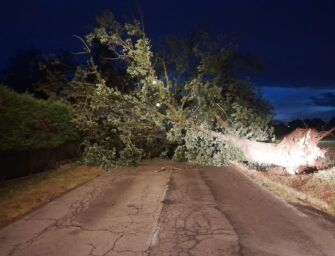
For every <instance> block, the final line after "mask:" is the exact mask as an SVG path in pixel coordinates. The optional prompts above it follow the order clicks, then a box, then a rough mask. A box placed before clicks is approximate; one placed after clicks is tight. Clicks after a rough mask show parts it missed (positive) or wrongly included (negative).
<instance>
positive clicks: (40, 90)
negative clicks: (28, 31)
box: [0, 48, 76, 98]
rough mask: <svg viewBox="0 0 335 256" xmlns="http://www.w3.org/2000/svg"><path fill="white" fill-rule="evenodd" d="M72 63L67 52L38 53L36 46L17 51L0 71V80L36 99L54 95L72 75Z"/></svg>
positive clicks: (59, 92)
mask: <svg viewBox="0 0 335 256" xmlns="http://www.w3.org/2000/svg"><path fill="white" fill-rule="evenodd" d="M75 66H76V65H75V62H74V60H73V58H72V55H71V54H70V53H68V52H63V53H62V54H59V55H55V54H49V55H42V54H41V53H39V52H38V51H37V50H36V49H34V48H31V49H25V50H20V51H19V52H18V53H17V54H16V55H14V56H13V57H12V58H10V59H9V62H8V64H7V67H6V68H5V69H4V70H2V71H1V73H0V82H1V83H2V84H5V85H6V86H8V87H10V88H12V89H14V90H15V91H17V92H25V91H27V92H31V93H33V94H34V95H35V96H37V97H39V98H58V97H59V96H61V95H62V93H63V91H64V90H66V84H67V83H68V81H69V80H70V79H72V77H73V73H74V70H75Z"/></svg>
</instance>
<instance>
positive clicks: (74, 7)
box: [0, 0, 335, 121]
mask: <svg viewBox="0 0 335 256" xmlns="http://www.w3.org/2000/svg"><path fill="white" fill-rule="evenodd" d="M104 10H110V11H111V12H112V13H114V14H115V15H116V17H117V18H118V19H123V20H129V19H133V18H135V17H136V18H138V17H139V16H141V15H142V16H143V19H144V24H145V30H146V32H147V33H148V35H149V37H150V38H152V41H153V44H155V43H156V42H157V41H159V39H161V38H162V37H164V36H165V35H170V34H175V35H185V34H186V33H190V32H192V31H194V30H196V29H197V28H199V27H206V28H208V29H209V30H210V31H211V32H213V33H220V34H228V35H237V37H238V42H239V46H240V49H241V51H242V52H244V53H251V54H254V55H256V56H257V57H258V58H259V60H260V61H261V64H262V67H263V69H262V71H261V72H260V73H258V74H254V75H251V76H250V79H251V81H252V82H253V83H254V84H255V85H256V86H258V87H260V88H261V90H262V91H263V95H264V97H265V98H267V99H269V100H270V101H271V103H272V104H273V106H274V108H275V112H276V116H275V119H280V120H283V121H288V120H292V119H295V118H302V119H303V118H313V117H320V118H322V119H325V120H327V119H329V118H331V117H332V116H335V76H334V72H333V60H334V59H335V49H334V45H335V33H334V32H333V31H334V29H333V25H334V24H335V16H334V15H333V12H334V11H335V2H333V1H317V2H316V1H311V0H309V1H302V0H299V1H294V2H293V3H292V1H288V0H285V1H271V2H269V1H258V2H257V3H251V2H250V1H242V0H237V1H229V2H224V3H223V2H222V1H214V0H209V1H203V2H197V3H192V4H190V3H189V2H188V1H175V0H172V1H168V2H158V1H152V0H147V1H140V0H139V1H133V0H131V1H122V2H120V1H108V0H103V1H100V2H99V3H93V2H91V1H75V0H69V1H66V2H65V1H63V0H60V1H57V2H45V1H29V0H14V1H11V2H6V3H4V4H3V8H2V10H1V11H0V21H1V22H0V29H1V31H2V38H3V41H2V47H1V48H0V67H4V66H5V63H6V61H7V59H8V58H9V57H10V56H13V55H14V54H15V52H17V50H18V49H19V48H21V49H24V48H28V47H30V46H34V47H35V48H37V49H38V50H40V51H41V52H43V53H52V52H55V53H57V52H59V51H61V50H69V51H71V52H75V51H78V50H80V48H81V44H80V42H79V41H78V40H76V39H75V38H73V34H78V35H84V34H86V33H88V32H89V31H90V29H91V28H93V27H94V25H95V23H94V20H95V17H96V16H97V15H98V14H99V13H101V12H102V11H104Z"/></svg>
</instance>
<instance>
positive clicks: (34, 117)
mask: <svg viewBox="0 0 335 256" xmlns="http://www.w3.org/2000/svg"><path fill="white" fill-rule="evenodd" d="M76 139H77V136H76V133H75V129H74V126H73V124H72V122H71V109H70V107H69V106H68V105H66V104H64V103H62V102H56V101H45V100H39V99H36V98H34V97H33V96H31V95H29V94H27V93H25V94H18V93H16V92H14V91H12V90H10V89H8V88H6V87H4V86H0V152H13V151H14V152H17V151H24V150H37V149H52V148H56V147H58V146H60V145H62V144H64V143H66V142H70V141H74V140H76Z"/></svg>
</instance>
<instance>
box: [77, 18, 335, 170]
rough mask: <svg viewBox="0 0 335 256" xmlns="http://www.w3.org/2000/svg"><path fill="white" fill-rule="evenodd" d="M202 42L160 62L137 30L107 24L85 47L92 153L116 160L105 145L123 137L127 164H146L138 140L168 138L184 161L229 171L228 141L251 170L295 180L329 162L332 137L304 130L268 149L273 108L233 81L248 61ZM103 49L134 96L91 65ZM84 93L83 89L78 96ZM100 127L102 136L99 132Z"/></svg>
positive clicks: (86, 126)
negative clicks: (278, 170)
mask: <svg viewBox="0 0 335 256" xmlns="http://www.w3.org/2000/svg"><path fill="white" fill-rule="evenodd" d="M203 38H205V39H203ZM203 38H201V39H199V38H197V39H196V40H194V38H193V39H192V40H191V41H190V42H186V43H185V42H184V43H183V44H181V46H180V45H178V44H177V43H176V41H174V48H173V49H172V50H171V49H170V51H166V52H165V53H164V54H161V55H154V54H153V52H152V50H151V45H150V41H149V39H148V38H147V37H146V35H145V34H144V32H143V30H142V28H141V26H140V24H139V23H138V22H134V23H131V24H125V25H121V24H120V23H118V22H116V21H115V20H114V19H113V18H112V16H110V15H107V16H104V17H102V18H100V27H99V28H97V29H95V30H94V31H93V32H92V33H90V34H89V35H87V36H86V38H85V39H81V40H82V41H83V43H84V48H85V53H86V54H88V55H89V56H90V58H89V65H90V66H89V68H88V70H87V71H83V72H86V73H87V74H89V75H90V76H93V77H94V78H93V79H92V77H91V78H90V80H91V82H90V83H89V84H90V86H91V87H90V88H89V90H87V88H86V89H85V90H87V91H88V92H89V93H88V95H86V96H85V97H83V100H82V101H81V103H80V104H79V108H77V109H78V110H79V111H78V113H79V118H78V120H80V126H81V129H82V130H83V131H85V132H86V134H90V135H93V136H90V137H89V139H88V140H86V141H87V145H86V146H87V148H90V147H91V148H92V147H94V148H95V149H97V148H98V149H99V154H101V156H99V158H101V157H102V158H108V157H109V156H107V154H109V153H110V152H112V153H113V155H117V154H118V152H117V151H115V148H114V147H113V148H112V150H106V147H110V141H107V140H106V139H105V138H109V140H110V138H115V136H120V142H119V145H121V148H123V149H122V150H123V151H125V150H126V151H125V152H127V154H126V158H127V157H130V154H132V152H136V155H137V156H138V157H137V158H140V157H141V156H140V155H141V152H140V151H141V150H139V149H138V147H139V145H137V144H136V143H134V141H136V138H138V137H145V136H148V138H154V137H157V134H159V135H161V134H162V133H166V134H167V137H168V138H170V139H171V140H173V141H175V142H176V143H177V145H178V146H177V148H176V149H175V152H174V153H175V154H176V153H178V154H180V153H181V155H183V157H184V159H182V160H193V159H195V160H196V161H198V160H199V159H198V156H203V158H201V159H202V160H201V161H198V163H202V164H213V161H212V159H214V158H216V159H217V161H215V162H214V164H217V165H220V164H223V163H226V162H225V161H226V159H220V156H223V155H224V154H226V152H227V150H229V149H228V148H229V145H228V144H226V143H225V142H227V141H228V142H230V143H231V144H233V145H234V146H235V147H236V148H238V149H239V151H240V152H241V153H242V154H243V157H244V158H245V159H246V160H248V161H250V162H256V163H261V164H268V165H277V166H281V167H284V168H285V170H286V171H287V172H289V173H291V174H296V173H299V172H302V171H305V170H306V169H309V168H318V166H319V159H320V158H322V157H324V155H325V151H324V150H322V149H320V148H319V147H318V142H319V141H320V139H322V138H323V137H325V136H326V135H329V134H330V133H331V132H332V131H330V132H329V133H319V132H317V131H316V130H312V129H298V130H296V131H294V132H292V133H291V134H289V135H288V136H286V137H285V138H284V139H283V140H282V141H281V142H279V143H277V144H275V143H271V142H269V141H271V139H273V135H272V131H273V129H272V127H271V125H270V122H271V120H272V113H271V107H270V105H269V104H268V103H267V102H266V101H265V100H264V99H263V98H262V97H261V95H260V94H258V93H257V92H256V91H255V89H254V88H253V87H252V86H250V85H249V84H248V83H247V82H245V81H240V80H238V79H236V78H235V77H234V70H233V69H232V66H235V65H236V63H235V60H236V59H239V60H238V61H239V63H240V62H241V59H243V58H242V57H241V56H240V55H236V53H235V51H234V49H232V48H229V47H228V48H222V47H221V45H220V43H219V42H218V41H217V40H214V41H211V40H209V39H208V38H209V36H208V34H205V35H204V37H203ZM97 44H101V45H103V46H106V47H107V48H108V49H109V50H110V51H111V52H112V56H113V57H112V58H110V60H111V61H117V62H118V63H119V64H118V65H119V66H125V68H126V70H127V73H128V75H129V76H130V78H131V79H133V81H134V83H136V85H137V86H136V87H135V88H134V89H133V90H132V91H130V92H128V93H123V92H121V91H119V90H118V89H117V88H111V86H110V85H109V84H108V83H107V82H106V80H105V79H104V77H103V75H102V72H101V70H99V67H98V66H97V65H96V64H95V63H94V58H93V57H92V56H93V54H92V50H91V49H92V47H93V46H94V47H96V45H97ZM185 45H186V46H187V47H186V46H185ZM169 52H172V54H170V55H169V54H168V53H169ZM169 56H170V57H169ZM154 57H155V58H154ZM153 59H155V64H154V60H153ZM249 62H250V61H249ZM171 68H172V71H170V72H169V70H171ZM177 73H179V74H178V75H176V74H177ZM171 74H174V76H173V77H172V76H171ZM176 77H177V78H176ZM178 78H179V79H178ZM180 78H181V79H180ZM92 81H93V82H92ZM83 84H84V87H85V86H86V87H87V83H86V82H85V81H84V82H83V83H82V84H80V83H79V85H80V86H79V88H83V87H81V86H82V85H83ZM85 90H82V89H79V90H78V91H79V94H80V93H82V92H83V91H85ZM87 106H89V107H87ZM106 106H107V107H106ZM97 110H99V111H100V112H99V111H97ZM101 125H104V126H105V127H103V132H100V131H99V132H97V131H98V130H99V129H100V130H101V127H100V128H99V126H101ZM111 131H114V133H113V134H112V133H111ZM115 131H117V132H115ZM194 131H197V133H196V132H194ZM148 132H149V133H148ZM98 133H99V136H98V135H97V134H98ZM109 134H112V136H109ZM117 134H119V135H117ZM149 134H150V135H149ZM158 137H159V136H158ZM113 140H115V139H113ZM142 142H143V141H142ZM90 143H91V144H92V145H91V146H90ZM188 144H192V145H191V147H190V146H189V145H188ZM124 145H125V146H124ZM123 151H122V152H123ZM96 154H97V151H94V155H96ZM194 155H195V156H194ZM185 156H186V157H185ZM234 157H235V156H234Z"/></svg>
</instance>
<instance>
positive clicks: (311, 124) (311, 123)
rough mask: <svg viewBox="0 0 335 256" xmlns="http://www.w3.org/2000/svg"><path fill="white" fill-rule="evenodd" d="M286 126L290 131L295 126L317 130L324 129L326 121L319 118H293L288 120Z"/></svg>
mask: <svg viewBox="0 0 335 256" xmlns="http://www.w3.org/2000/svg"><path fill="white" fill-rule="evenodd" d="M288 128H289V130H290V131H293V130H295V129H297V128H314V129H316V130H318V131H324V130H325V129H326V123H325V122H324V121H323V120H322V119H320V118H313V119H295V120H293V121H290V122H288Z"/></svg>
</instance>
